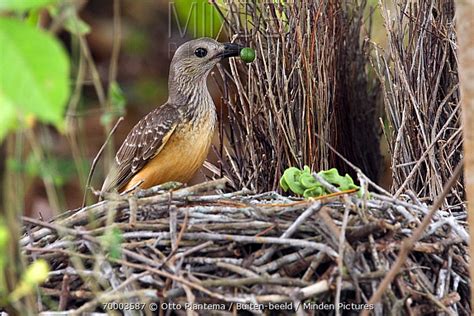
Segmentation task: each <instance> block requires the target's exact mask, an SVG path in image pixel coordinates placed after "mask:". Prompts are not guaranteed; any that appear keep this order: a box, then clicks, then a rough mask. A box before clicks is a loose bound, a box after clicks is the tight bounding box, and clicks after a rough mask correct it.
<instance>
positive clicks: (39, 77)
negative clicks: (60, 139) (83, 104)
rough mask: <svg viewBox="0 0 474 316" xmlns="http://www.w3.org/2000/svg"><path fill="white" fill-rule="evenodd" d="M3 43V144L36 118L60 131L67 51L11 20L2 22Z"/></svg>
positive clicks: (65, 93)
mask: <svg viewBox="0 0 474 316" xmlns="http://www.w3.org/2000/svg"><path fill="white" fill-rule="evenodd" d="M19 2H22V1H19ZM0 43H1V45H0V69H1V71H0V115H1V117H2V125H6V126H7V127H5V126H2V127H1V128H0V140H1V139H2V138H1V137H3V136H5V134H6V132H8V130H9V129H11V128H12V127H14V126H16V125H17V124H18V121H19V120H20V121H25V120H26V119H32V118H36V119H38V120H40V121H42V122H45V123H51V124H54V125H55V126H56V127H58V128H60V129H61V128H62V127H63V124H64V117H63V113H64V110H65V107H66V101H67V100H68V97H69V93H70V87H69V58H68V55H67V54H66V52H65V50H64V48H63V47H62V46H61V44H60V43H59V42H58V41H57V40H56V39H55V38H54V37H53V36H52V35H50V34H48V33H46V32H44V31H41V30H39V29H37V28H35V27H33V26H31V25H29V24H27V23H22V22H20V21H17V20H13V19H9V18H0ZM5 117H7V119H8V120H5Z"/></svg>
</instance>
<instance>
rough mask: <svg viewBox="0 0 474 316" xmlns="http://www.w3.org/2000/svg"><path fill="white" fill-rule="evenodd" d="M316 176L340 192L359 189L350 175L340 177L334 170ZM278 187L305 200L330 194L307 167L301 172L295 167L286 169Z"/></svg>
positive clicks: (324, 171) (321, 172)
mask: <svg viewBox="0 0 474 316" xmlns="http://www.w3.org/2000/svg"><path fill="white" fill-rule="evenodd" d="M318 175H319V176H320V177H321V178H323V179H324V180H326V182H328V183H330V184H332V185H334V186H335V187H336V188H338V189H339V190H341V191H347V190H352V189H359V187H358V186H357V185H355V184H354V180H352V178H351V176H350V175H348V174H346V175H345V176H341V175H340V174H339V171H338V170H337V169H336V168H332V169H329V170H323V171H320V172H318ZM280 186H281V187H282V189H283V190H284V191H285V192H287V191H288V190H291V191H292V192H293V193H296V194H298V195H302V196H304V197H305V198H310V197H318V196H322V195H326V194H330V193H331V192H329V191H327V189H326V188H325V187H324V186H323V185H322V184H321V182H319V181H318V180H316V178H315V177H314V176H313V175H312V172H311V169H310V168H309V167H308V166H304V168H303V170H301V169H298V168H296V167H290V168H288V169H286V170H285V172H284V173H283V176H282V177H281V179H280Z"/></svg>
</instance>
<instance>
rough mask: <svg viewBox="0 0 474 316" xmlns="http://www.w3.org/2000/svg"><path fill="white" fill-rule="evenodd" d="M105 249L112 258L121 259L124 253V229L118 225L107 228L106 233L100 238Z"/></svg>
mask: <svg viewBox="0 0 474 316" xmlns="http://www.w3.org/2000/svg"><path fill="white" fill-rule="evenodd" d="M100 242H101V245H102V247H103V249H105V251H106V252H107V253H108V255H109V256H110V257H111V258H112V259H120V256H121V255H122V242H123V236H122V231H121V230H120V229H118V228H117V227H112V228H110V229H107V230H106V232H105V234H104V235H103V236H102V237H101V238H100Z"/></svg>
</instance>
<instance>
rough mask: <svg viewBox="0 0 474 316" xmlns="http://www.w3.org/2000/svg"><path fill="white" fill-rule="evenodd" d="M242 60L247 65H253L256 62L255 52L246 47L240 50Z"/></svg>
mask: <svg viewBox="0 0 474 316" xmlns="http://www.w3.org/2000/svg"><path fill="white" fill-rule="evenodd" d="M240 59H242V60H243V61H244V62H246V63H251V62H252V61H254V60H255V51H254V50H253V49H251V48H250V47H245V48H242V49H241V50H240Z"/></svg>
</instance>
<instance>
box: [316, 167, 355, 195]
mask: <svg viewBox="0 0 474 316" xmlns="http://www.w3.org/2000/svg"><path fill="white" fill-rule="evenodd" d="M318 174H319V175H320V176H321V177H323V178H324V179H325V180H326V181H327V182H329V183H331V184H334V185H336V186H337V187H338V189H339V190H341V191H346V190H351V189H358V188H359V187H358V186H357V185H355V184H354V180H352V178H351V176H350V175H348V174H346V175H345V176H344V177H343V176H341V175H339V171H338V170H337V169H336V168H332V169H329V170H326V171H321V172H319V173H318Z"/></svg>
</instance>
